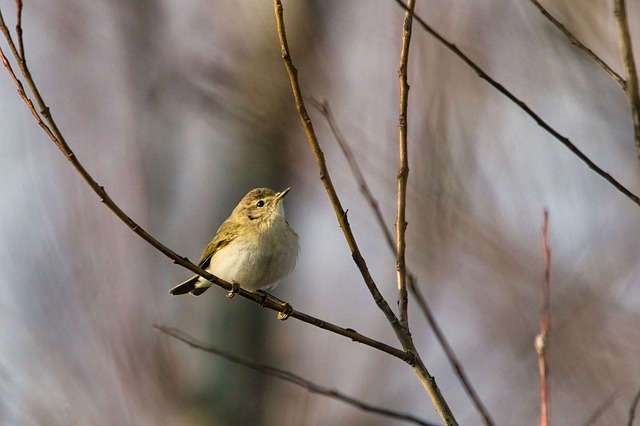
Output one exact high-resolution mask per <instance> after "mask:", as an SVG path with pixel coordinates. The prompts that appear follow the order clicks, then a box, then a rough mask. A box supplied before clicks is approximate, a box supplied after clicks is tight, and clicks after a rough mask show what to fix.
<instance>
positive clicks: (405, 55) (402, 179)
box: [395, 0, 416, 330]
mask: <svg viewBox="0 0 640 426" xmlns="http://www.w3.org/2000/svg"><path fill="white" fill-rule="evenodd" d="M407 6H408V9H407V11H406V12H405V15H404V23H403V25H402V52H401V53H400V67H399V68H398V78H399V80H400V113H399V114H398V115H399V116H398V140H399V141H398V151H399V153H400V155H399V157H400V168H399V170H398V213H397V216H396V250H395V252H396V274H397V277H396V278H397V282H398V308H399V311H400V322H401V323H402V325H403V326H404V327H405V328H406V329H407V330H408V329H409V318H408V310H407V306H408V302H409V298H408V297H407V267H406V263H405V253H406V251H407V242H406V235H405V234H406V230H407V221H406V210H407V179H408V177H409V158H408V152H407V103H408V101H409V83H408V81H407V63H408V62H409V45H410V44H411V27H412V25H411V24H412V23H413V11H414V9H415V6H416V2H415V0H408V3H407Z"/></svg>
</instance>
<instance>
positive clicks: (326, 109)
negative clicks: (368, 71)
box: [307, 98, 395, 252]
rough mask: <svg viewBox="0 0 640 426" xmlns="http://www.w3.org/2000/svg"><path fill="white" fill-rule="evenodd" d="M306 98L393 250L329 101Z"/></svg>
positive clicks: (389, 235)
mask: <svg viewBox="0 0 640 426" xmlns="http://www.w3.org/2000/svg"><path fill="white" fill-rule="evenodd" d="M307 100H308V102H309V104H311V106H313V107H314V108H315V109H317V110H318V111H319V112H320V114H322V116H323V117H324V119H325V120H327V123H328V124H329V127H330V128H331V132H332V133H333V136H334V137H335V138H336V141H337V142H338V145H339V146H340V149H341V150H342V153H343V154H344V156H345V158H346V160H347V162H348V163H349V168H350V169H351V171H352V172H353V175H354V176H355V179H356V181H357V182H358V186H359V187H360V191H361V192H362V194H363V195H364V197H365V198H366V200H367V201H368V202H369V205H370V206H371V209H372V210H373V214H374V215H375V217H376V220H377V221H378V224H379V225H380V228H381V229H382V231H383V232H382V235H383V236H384V238H385V239H386V241H387V244H388V245H389V248H390V249H391V251H392V252H395V247H394V242H393V237H392V235H391V232H389V229H387V225H386V224H385V221H384V217H383V216H382V210H380V204H379V203H378V200H376V198H375V197H374V196H373V193H372V192H371V189H370V188H369V185H367V181H366V180H365V178H364V175H363V174H362V170H360V166H358V162H357V161H356V158H355V155H353V150H352V149H351V147H350V146H349V144H348V143H347V140H346V139H345V138H344V136H343V135H342V132H341V131H340V128H339V127H338V125H337V123H336V120H335V118H334V116H333V112H332V111H331V107H330V106H329V102H327V101H326V100H325V101H322V102H320V101H318V100H316V99H314V98H307Z"/></svg>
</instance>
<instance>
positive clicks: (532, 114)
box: [394, 0, 640, 206]
mask: <svg viewBox="0 0 640 426" xmlns="http://www.w3.org/2000/svg"><path fill="white" fill-rule="evenodd" d="M394 1H395V2H396V3H398V5H399V6H400V7H402V8H403V9H405V10H407V5H405V4H404V3H403V2H402V0H394ZM413 16H414V19H415V20H416V21H418V23H419V24H420V26H421V27H422V28H423V29H424V30H425V31H426V32H427V33H429V34H430V35H431V36H432V37H434V38H435V39H436V40H437V41H438V42H440V43H441V44H442V45H444V46H445V47H446V48H447V49H449V50H450V51H451V52H453V54H455V55H456V56H457V57H458V58H460V59H461V60H462V61H463V62H464V63H465V64H467V66H469V67H470V68H471V69H472V70H473V71H474V72H475V73H476V74H478V77H480V78H481V79H483V80H485V81H486V82H487V83H489V84H490V85H491V86H493V88H495V89H496V90H497V91H498V92H500V93H501V94H502V95H504V96H506V97H507V99H509V100H510V101H511V102H513V103H514V104H516V105H517V106H518V107H519V108H520V109H521V110H523V111H524V112H525V113H526V114H527V115H528V116H529V117H531V118H532V119H533V120H534V121H535V122H536V123H537V124H538V126H540V127H542V128H543V129H544V130H545V131H546V132H547V133H549V134H551V135H552V136H553V137H554V138H555V139H556V140H558V141H559V142H560V143H561V144H562V145H564V146H565V147H566V148H567V149H568V150H569V151H571V152H572V153H573V154H574V155H575V156H576V157H578V158H579V159H580V160H581V161H582V162H583V163H585V164H586V165H587V166H588V167H589V168H590V169H591V170H593V171H594V172H595V173H596V174H597V175H598V176H600V177H602V178H603V179H604V180H606V181H607V182H609V184H611V185H612V186H613V187H614V188H615V189H616V190H618V191H619V192H620V193H622V194H623V195H624V196H625V197H627V198H628V199H630V200H631V201H633V202H634V203H635V204H636V205H638V206H640V197H638V196H637V195H635V194H634V193H633V192H631V191H630V190H629V189H627V187H625V186H624V185H623V184H621V183H620V182H618V181H617V180H616V179H615V178H614V177H612V176H611V175H610V174H609V173H607V172H605V171H604V170H603V169H602V168H600V167H599V166H598V165H597V164H596V163H594V162H593V161H591V159H590V158H589V157H587V156H586V155H585V154H584V153H583V152H582V151H581V150H580V149H579V148H578V147H577V146H575V145H574V144H573V142H571V141H570V140H569V138H567V137H566V136H563V135H562V134H560V133H559V132H558V131H557V130H555V129H554V128H553V127H551V125H549V124H548V123H547V122H546V121H544V120H543V119H542V117H540V116H539V115H538V114H536V112H535V111H533V110H532V109H531V108H530V107H529V106H527V104H526V103H524V102H523V101H521V100H520V99H519V98H518V97H516V96H515V95H514V94H513V93H511V92H510V91H509V90H507V88H505V87H504V86H503V85H502V84H500V83H498V82H497V81H496V80H494V79H493V78H491V77H490V76H489V74H487V73H486V72H485V71H484V70H483V69H482V68H480V66H479V65H477V64H476V63H475V62H473V61H472V60H471V59H470V58H469V57H468V56H467V55H465V54H464V53H463V52H462V51H461V50H460V49H458V47H457V46H456V45H455V44H453V43H450V42H449V41H447V39H445V38H444V37H443V36H441V35H440V34H439V33H438V32H437V31H436V30H434V29H433V28H431V26H430V25H429V24H427V23H426V21H425V20H424V19H422V18H421V17H420V16H419V15H417V14H414V15H413Z"/></svg>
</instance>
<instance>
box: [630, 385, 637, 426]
mask: <svg viewBox="0 0 640 426" xmlns="http://www.w3.org/2000/svg"><path fill="white" fill-rule="evenodd" d="M638 402H640V389H638V392H636V395H635V396H634V397H633V401H632V402H631V407H630V408H629V418H628V420H627V426H633V420H634V419H635V417H636V408H638Z"/></svg>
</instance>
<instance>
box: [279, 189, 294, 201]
mask: <svg viewBox="0 0 640 426" xmlns="http://www.w3.org/2000/svg"><path fill="white" fill-rule="evenodd" d="M290 190H291V187H289V188H287V189H285V190H284V191H282V192H279V193H278V195H276V203H277V202H279V201H280V200H282V199H283V198H284V196H285V195H287V193H288V192H289V191H290Z"/></svg>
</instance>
